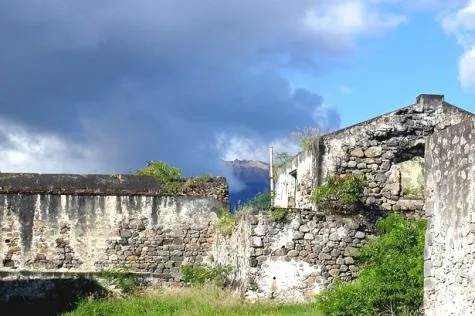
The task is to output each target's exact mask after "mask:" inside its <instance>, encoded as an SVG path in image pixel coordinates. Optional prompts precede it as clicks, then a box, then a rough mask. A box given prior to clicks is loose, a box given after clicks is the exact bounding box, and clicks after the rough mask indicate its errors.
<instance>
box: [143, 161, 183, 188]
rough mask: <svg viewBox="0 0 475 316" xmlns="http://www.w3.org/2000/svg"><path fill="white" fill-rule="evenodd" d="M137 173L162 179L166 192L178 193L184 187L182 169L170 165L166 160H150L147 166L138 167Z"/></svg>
mask: <svg viewBox="0 0 475 316" xmlns="http://www.w3.org/2000/svg"><path fill="white" fill-rule="evenodd" d="M135 173H136V174H138V175H141V176H154V177H156V178H157V179H158V181H160V183H161V185H162V187H161V189H162V191H163V192H164V193H168V194H176V193H179V192H180V191H181V190H182V189H183V179H182V177H181V169H179V168H176V167H172V166H169V165H167V164H166V163H165V162H164V161H149V162H147V166H146V167H145V168H141V169H137V170H136V171H135Z"/></svg>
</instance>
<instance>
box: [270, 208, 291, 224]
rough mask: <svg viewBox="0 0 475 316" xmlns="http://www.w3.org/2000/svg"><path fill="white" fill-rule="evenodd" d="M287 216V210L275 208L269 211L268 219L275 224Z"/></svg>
mask: <svg viewBox="0 0 475 316" xmlns="http://www.w3.org/2000/svg"><path fill="white" fill-rule="evenodd" d="M288 214H289V210H288V209H286V208H280V207H277V208H273V209H271V211H270V217H271V218H272V219H273V220H274V221H276V222H280V221H283V220H285V219H286V218H287V215H288Z"/></svg>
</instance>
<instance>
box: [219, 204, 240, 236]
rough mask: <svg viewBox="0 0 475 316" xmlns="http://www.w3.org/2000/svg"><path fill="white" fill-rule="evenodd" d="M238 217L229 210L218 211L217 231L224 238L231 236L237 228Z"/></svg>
mask: <svg viewBox="0 0 475 316" xmlns="http://www.w3.org/2000/svg"><path fill="white" fill-rule="evenodd" d="M237 222H238V217H237V216H236V215H235V214H233V213H231V212H230V211H229V210H228V209H227V208H221V209H219V210H218V222H217V223H216V229H217V231H218V232H219V233H220V234H221V235H223V236H231V235H232V233H233V231H234V228H236V225H237Z"/></svg>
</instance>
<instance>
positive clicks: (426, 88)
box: [288, 11, 475, 127]
mask: <svg viewBox="0 0 475 316" xmlns="http://www.w3.org/2000/svg"><path fill="white" fill-rule="evenodd" d="M462 53H463V48H461V47H460V46H459V45H458V44H457V42H456V41H455V40H454V38H452V37H450V36H449V35H448V34H446V33H445V32H444V30H443V28H442V26H441V23H440V22H439V21H437V19H436V14H434V12H433V11H429V12H427V11H423V12H413V13H412V14H410V15H408V21H407V22H406V23H404V24H402V25H400V26H398V27H397V28H395V29H394V30H392V31H389V32H387V33H386V34H384V35H381V36H378V37H377V38H374V37H372V38H365V39H363V40H361V41H359V42H358V47H357V48H356V49H355V50H354V52H353V53H352V54H351V57H348V58H347V59H346V60H345V65H344V66H342V67H338V68H337V69H335V70H332V71H330V72H328V73H326V74H324V75H320V76H311V75H306V74H301V73H300V74H299V73H290V74H288V76H289V78H291V81H292V83H293V85H294V86H295V87H304V88H307V89H309V90H315V91H319V92H320V94H321V95H322V96H323V98H324V100H325V103H326V104H328V105H330V106H334V107H336V108H337V109H338V110H339V113H340V116H341V127H345V126H349V125H352V124H355V123H358V122H360V121H363V120H366V119H370V118H372V117H375V116H377V115H380V114H383V113H386V112H390V111H393V110H395V109H397V108H399V107H402V106H406V105H409V104H412V103H414V102H415V98H416V96H417V95H418V94H421V93H433V94H443V95H445V100H446V101H447V102H449V103H451V104H454V105H457V106H460V107H462V108H464V109H466V110H469V111H471V112H474V113H475V93H474V91H473V90H470V89H463V88H462V87H461V84H460V82H459V79H458V75H459V74H458V60H459V58H460V56H461V55H462Z"/></svg>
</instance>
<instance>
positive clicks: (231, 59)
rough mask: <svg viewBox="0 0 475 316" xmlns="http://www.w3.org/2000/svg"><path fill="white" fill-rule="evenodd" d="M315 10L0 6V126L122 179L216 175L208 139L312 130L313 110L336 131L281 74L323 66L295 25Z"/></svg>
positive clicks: (300, 5) (325, 57)
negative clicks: (95, 147) (36, 135)
mask: <svg viewBox="0 0 475 316" xmlns="http://www.w3.org/2000/svg"><path fill="white" fill-rule="evenodd" d="M313 3H314V1H306V0H304V1H292V2H279V3H278V4H276V3H275V2H273V1H248V0H246V1H238V0H229V1H217V0H216V1H212V0H202V1H195V0H193V1H192V0H179V1H178V0H174V1H171V0H170V1H165V0H163V1H151V0H148V1H140V2H137V1H125V0H115V1H84V0H81V1H79V0H77V1H59V0H52V1H48V2H41V1H21V0H17V1H3V2H0V42H1V43H2V57H1V59H0V69H1V70H2V71H1V72H0V115H4V116H6V117H7V118H9V119H11V120H15V121H19V122H22V123H23V124H26V125H28V126H29V127H30V128H31V129H33V130H35V129H36V130H38V131H46V132H53V133H57V134H59V135H61V136H63V137H69V138H71V139H74V141H78V140H83V141H85V140H88V141H91V140H93V141H95V142H96V143H97V144H99V146H100V147H102V148H104V150H105V151H106V154H107V153H109V152H110V153H113V154H110V155H109V156H108V159H109V160H110V166H111V168H120V169H122V171H127V170H132V169H135V168H137V167H140V166H142V165H143V164H144V162H145V161H146V160H151V159H162V160H166V161H168V162H170V163H173V164H175V165H178V166H181V167H183V168H184V170H185V171H186V172H187V173H196V172H206V171H208V170H212V171H214V172H215V173H219V172H224V171H223V170H222V169H220V168H218V167H217V164H218V159H219V152H217V149H216V147H215V146H214V142H215V137H216V135H217V133H220V132H237V133H241V134H242V135H245V136H249V137H256V138H259V139H261V140H264V141H266V140H267V141H270V140H271V139H273V138H275V137H280V136H286V135H288V133H289V131H291V130H293V129H295V128H296V127H304V126H313V125H315V124H317V122H315V120H314V117H315V115H314V114H315V111H316V112H317V113H320V114H319V115H320V117H326V118H327V119H328V118H329V119H330V121H326V122H325V124H327V125H329V126H331V127H333V128H334V127H335V126H336V125H338V122H339V117H338V114H337V113H335V112H334V111H333V110H331V109H330V110H328V109H324V108H321V105H322V99H321V97H320V96H318V95H317V94H315V93H312V92H310V91H307V90H303V89H299V90H296V91H292V90H291V88H290V85H289V82H288V81H287V80H286V79H285V78H283V77H282V76H281V75H279V70H280V69H282V68H283V67H290V68H299V69H300V70H303V71H315V69H318V67H320V66H321V67H323V65H324V64H326V65H328V63H331V62H332V57H331V56H332V52H329V51H326V50H324V49H323V48H322V47H321V46H319V42H318V36H315V34H309V33H307V32H305V31H302V27H301V25H300V18H301V17H302V16H303V14H304V13H305V10H306V9H308V8H309V7H310V6H311V5H312V4H313ZM317 35H318V34H317ZM317 61H318V62H317ZM317 117H318V115H317ZM112 166H113V167H112ZM104 171H106V172H107V171H112V170H104Z"/></svg>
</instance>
